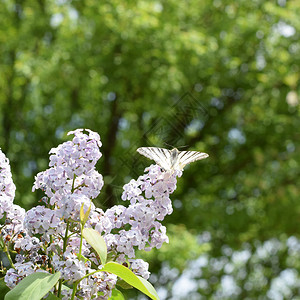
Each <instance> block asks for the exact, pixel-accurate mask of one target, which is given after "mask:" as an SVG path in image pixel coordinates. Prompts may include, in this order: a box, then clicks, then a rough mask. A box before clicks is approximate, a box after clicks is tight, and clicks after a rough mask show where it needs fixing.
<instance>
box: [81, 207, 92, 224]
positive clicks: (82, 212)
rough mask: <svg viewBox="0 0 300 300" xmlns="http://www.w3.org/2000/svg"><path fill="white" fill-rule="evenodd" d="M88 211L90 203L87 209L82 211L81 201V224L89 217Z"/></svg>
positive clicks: (89, 210)
mask: <svg viewBox="0 0 300 300" xmlns="http://www.w3.org/2000/svg"><path fill="white" fill-rule="evenodd" d="M90 212H91V205H90V207H89V208H88V209H87V211H86V212H84V209H83V203H82V205H81V207H80V222H81V224H82V225H84V224H85V223H86V222H87V220H88V218H89V215H90Z"/></svg>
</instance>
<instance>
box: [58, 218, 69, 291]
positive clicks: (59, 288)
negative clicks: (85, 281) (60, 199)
mask: <svg viewBox="0 0 300 300" xmlns="http://www.w3.org/2000/svg"><path fill="white" fill-rule="evenodd" d="M69 225H70V221H67V227H66V232H65V237H64V244H63V253H65V252H66V249H67V243H68V231H69ZM62 282H63V279H62V278H61V279H59V285H58V292H57V297H60V296H61V288H62Z"/></svg>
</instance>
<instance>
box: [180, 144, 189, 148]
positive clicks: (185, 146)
mask: <svg viewBox="0 0 300 300" xmlns="http://www.w3.org/2000/svg"><path fill="white" fill-rule="evenodd" d="M188 146H189V145H184V146H179V147H178V149H182V148H187V147H188Z"/></svg>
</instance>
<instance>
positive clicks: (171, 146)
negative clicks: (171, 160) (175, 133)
mask: <svg viewBox="0 0 300 300" xmlns="http://www.w3.org/2000/svg"><path fill="white" fill-rule="evenodd" d="M164 144H165V145H167V146H168V147H170V148H172V149H173V148H175V147H174V146H173V145H170V144H168V143H166V142H164Z"/></svg>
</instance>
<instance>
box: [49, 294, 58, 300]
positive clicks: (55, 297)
mask: <svg viewBox="0 0 300 300" xmlns="http://www.w3.org/2000/svg"><path fill="white" fill-rule="evenodd" d="M46 299H47V300H57V299H60V298H58V297H57V296H55V295H54V294H52V293H49V296H48V297H47V298H46Z"/></svg>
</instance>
